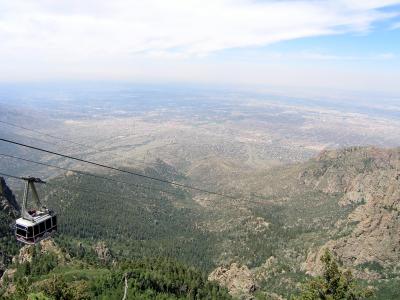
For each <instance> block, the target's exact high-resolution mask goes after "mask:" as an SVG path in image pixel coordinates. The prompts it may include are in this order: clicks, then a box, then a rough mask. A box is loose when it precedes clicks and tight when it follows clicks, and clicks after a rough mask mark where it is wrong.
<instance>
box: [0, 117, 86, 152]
mask: <svg viewBox="0 0 400 300" xmlns="http://www.w3.org/2000/svg"><path fill="white" fill-rule="evenodd" d="M0 123H3V124H6V125H9V126H13V127H16V128H20V129H24V130H27V131H31V132H35V133H38V134H41V135H45V136H48V137H51V138H53V139H57V140H61V141H64V142H68V143H72V144H75V145H78V146H81V147H85V148H91V147H90V146H88V145H85V144H80V143H77V142H74V141H71V140H67V139H64V138H62V137H59V136H55V135H52V134H48V133H45V132H41V131H39V130H35V129H32V128H27V127H24V126H20V125H16V124H13V123H10V122H6V121H2V120H0ZM46 143H49V142H46Z"/></svg>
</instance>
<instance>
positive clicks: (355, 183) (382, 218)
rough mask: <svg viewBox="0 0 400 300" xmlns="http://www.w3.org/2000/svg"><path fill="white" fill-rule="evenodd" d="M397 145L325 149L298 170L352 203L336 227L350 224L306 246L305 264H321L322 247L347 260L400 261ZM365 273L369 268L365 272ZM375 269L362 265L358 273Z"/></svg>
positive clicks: (314, 267)
mask: <svg viewBox="0 0 400 300" xmlns="http://www.w3.org/2000/svg"><path fill="white" fill-rule="evenodd" d="M399 158H400V149H378V148H373V147H367V148H360V147H353V148H348V149H344V150H335V151H324V152H322V153H321V154H320V155H319V156H318V157H317V158H316V159H315V160H313V161H312V163H311V166H310V167H309V168H307V169H306V170H305V171H303V172H302V173H301V174H299V179H300V180H301V181H302V183H303V184H305V185H307V186H310V187H312V188H313V189H316V190H321V191H323V192H324V193H329V194H341V195H342V197H341V198H340V201H339V204H340V205H342V206H350V205H353V206H354V210H353V211H352V212H351V213H350V214H349V216H348V218H347V220H340V221H338V222H337V227H343V226H347V227H349V226H352V227H353V230H352V231H351V232H350V233H349V234H347V235H345V236H343V237H340V238H337V239H332V240H330V241H328V242H327V243H326V244H325V245H323V246H322V247H321V248H319V249H314V250H312V251H310V252H309V254H308V257H307V260H306V262H305V263H304V264H303V269H304V270H305V271H307V273H309V274H318V273H319V272H320V270H321V266H320V259H319V258H320V255H321V253H322V249H324V248H328V249H330V250H331V251H332V252H333V253H334V254H335V255H336V256H337V257H338V258H339V259H340V261H341V262H342V263H343V264H344V265H346V266H371V265H372V266H375V268H381V267H382V268H385V267H389V266H391V267H393V266H396V265H398V264H399V261H400V222H399V221H400V176H399V166H400V159H399ZM366 273H368V274H366ZM365 276H367V278H369V279H373V278H376V277H377V276H378V275H377V274H376V273H375V272H371V270H369V269H368V268H366V272H364V274H359V277H365Z"/></svg>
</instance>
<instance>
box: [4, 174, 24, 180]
mask: <svg viewBox="0 0 400 300" xmlns="http://www.w3.org/2000/svg"><path fill="white" fill-rule="evenodd" d="M0 175H1V176H6V177H10V178H14V179H20V180H23V178H22V177H18V176H14V175H10V174H6V173H0Z"/></svg>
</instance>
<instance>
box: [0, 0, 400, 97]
mask: <svg viewBox="0 0 400 300" xmlns="http://www.w3.org/2000/svg"><path fill="white" fill-rule="evenodd" d="M0 45H1V47H0V65H1V66H2V70H3V71H2V72H1V74H0V81H4V82H10V81H49V80H63V79H68V80H69V79H75V80H76V79H78V80H80V79H81V80H97V79H99V80H124V81H126V80H128V81H140V82H148V81H150V82H190V83H196V82H198V83H202V84H204V83H213V84H219V83H221V84H231V85H258V86H288V87H291V86H292V87H304V88H312V87H318V88H338V89H349V90H362V91H368V90H371V91H372V90H374V91H383V92H389V93H394V94H400V85H399V84H398V81H399V78H400V71H399V70H400V1H396V0H379V1H376V0H331V1H330V0H321V1H315V0H309V1H307V0H304V1H291V0H283V1H275V0H270V1H268V0H264V1H252V0H209V1H208V0H202V1H200V0H169V1H164V0H147V1H127V0H115V1H105V0H96V1H95V0H87V1H77V0H68V1H67V0H64V1H63V0H60V1H50V0H36V1H33V0H32V1H29V0H28V1H26V0H24V1H22V0H0Z"/></svg>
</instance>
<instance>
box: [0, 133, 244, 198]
mask: <svg viewBox="0 0 400 300" xmlns="http://www.w3.org/2000/svg"><path fill="white" fill-rule="evenodd" d="M0 141H3V142H6V143H10V144H14V145H18V146H21V147H25V148H29V149H33V150H37V151H41V152H45V153H49V154H53V155H57V156H60V157H64V158H67V159H72V160H76V161H80V162H84V163H87V164H91V165H94V166H98V167H102V168H106V169H110V170H114V171H118V172H121V173H126V174H130V175H134V176H138V177H142V178H146V179H149V180H154V181H158V182H163V183H169V184H172V185H175V186H179V187H182V188H187V189H191V190H194V191H199V192H203V193H207V194H210V195H217V196H221V197H225V198H230V199H237V198H236V197H233V196H230V195H225V194H222V193H218V192H213V191H208V190H205V189H201V188H197V187H193V186H190V185H186V184H181V183H176V182H173V181H169V180H164V179H160V178H156V177H152V176H148V175H144V174H139V173H136V172H131V171H128V170H123V169H119V168H115V167H111V166H108V165H104V164H100V163H96V162H92V161H88V160H85V159H81V158H77V157H73V156H70V155H65V154H61V153H57V152H54V151H50V150H46V149H42V148H38V147H34V146H31V145H27V144H23V143H19V142H15V141H12V140H8V139H4V138H0Z"/></svg>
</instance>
